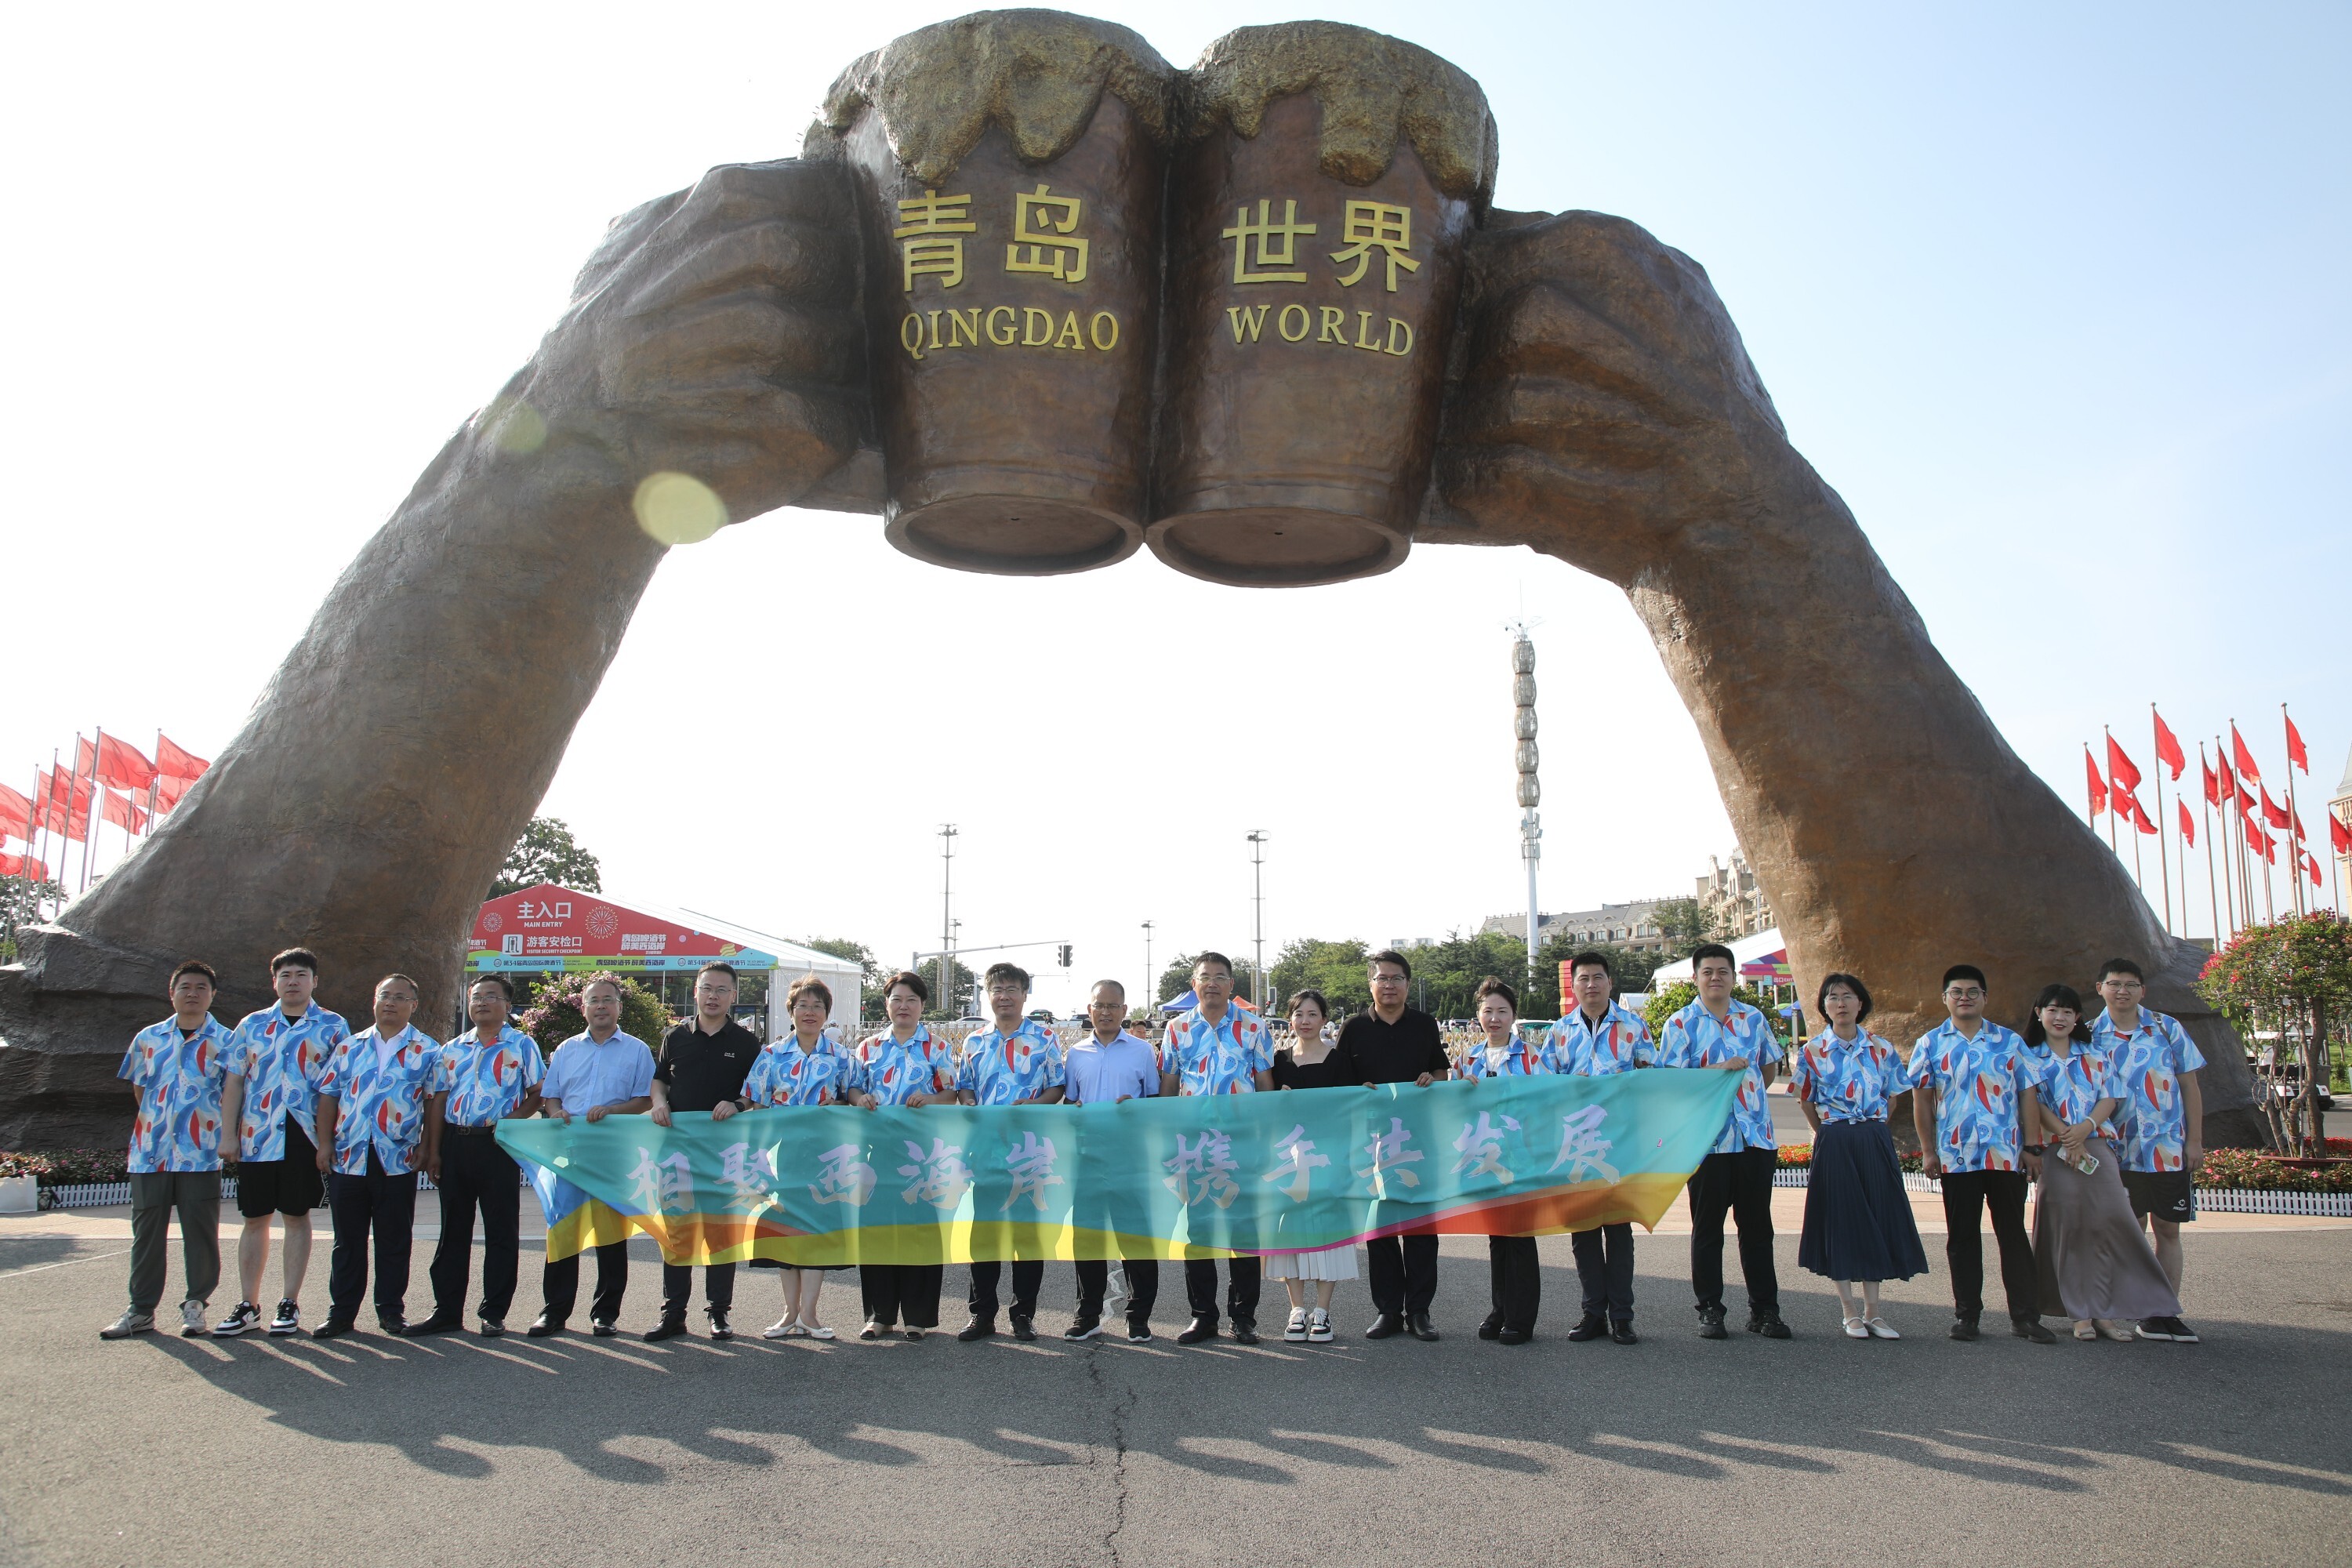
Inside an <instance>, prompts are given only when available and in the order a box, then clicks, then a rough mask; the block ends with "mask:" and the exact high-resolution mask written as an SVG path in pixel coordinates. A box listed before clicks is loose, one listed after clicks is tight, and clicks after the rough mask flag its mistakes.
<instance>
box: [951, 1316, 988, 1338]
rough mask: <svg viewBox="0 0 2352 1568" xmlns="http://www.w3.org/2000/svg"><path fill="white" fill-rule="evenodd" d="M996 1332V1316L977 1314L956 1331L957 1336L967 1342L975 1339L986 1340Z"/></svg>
mask: <svg viewBox="0 0 2352 1568" xmlns="http://www.w3.org/2000/svg"><path fill="white" fill-rule="evenodd" d="M994 1332H996V1320H995V1319H994V1318H982V1317H978V1316H975V1317H973V1319H972V1320H971V1321H970V1322H968V1323H966V1324H965V1325H964V1326H963V1327H962V1328H961V1329H958V1330H957V1331H956V1338H957V1339H959V1340H961V1341H962V1342H964V1343H965V1344H970V1343H971V1342H972V1341H974V1340H984V1339H986V1338H988V1337H989V1336H990V1335H991V1334H993V1333H994Z"/></svg>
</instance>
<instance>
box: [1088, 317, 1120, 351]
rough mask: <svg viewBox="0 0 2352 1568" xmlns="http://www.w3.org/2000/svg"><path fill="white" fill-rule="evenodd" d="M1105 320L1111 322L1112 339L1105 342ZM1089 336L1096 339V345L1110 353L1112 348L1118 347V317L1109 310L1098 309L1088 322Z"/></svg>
mask: <svg viewBox="0 0 2352 1568" xmlns="http://www.w3.org/2000/svg"><path fill="white" fill-rule="evenodd" d="M1105 321H1108V322H1109V323H1110V339H1109V341H1108V342H1105V341H1104V339H1103V323H1104V322H1105ZM1087 336H1088V337H1089V338H1092V339H1093V340H1094V344H1095V347H1097V348H1098V349H1100V350H1102V352H1103V353H1110V351H1111V350H1113V349H1115V348H1117V347H1118V317H1117V316H1114V315H1112V314H1111V313H1110V312H1109V311H1108V310H1097V311H1096V312H1095V313H1094V315H1093V316H1092V317H1091V318H1090V319H1089V320H1088V321H1087Z"/></svg>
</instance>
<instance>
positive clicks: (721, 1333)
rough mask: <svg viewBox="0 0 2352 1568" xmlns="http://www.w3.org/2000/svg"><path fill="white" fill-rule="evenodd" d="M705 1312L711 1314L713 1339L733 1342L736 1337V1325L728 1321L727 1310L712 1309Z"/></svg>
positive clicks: (711, 1334)
mask: <svg viewBox="0 0 2352 1568" xmlns="http://www.w3.org/2000/svg"><path fill="white" fill-rule="evenodd" d="M705 1310H707V1311H708V1312H709V1314H710V1337H711V1338H712V1339H714V1340H731V1339H733V1338H734V1337H735V1328H734V1325H733V1324H731V1323H730V1322H729V1321H727V1313H726V1310H725V1309H723V1308H719V1307H710V1308H707V1309H705Z"/></svg>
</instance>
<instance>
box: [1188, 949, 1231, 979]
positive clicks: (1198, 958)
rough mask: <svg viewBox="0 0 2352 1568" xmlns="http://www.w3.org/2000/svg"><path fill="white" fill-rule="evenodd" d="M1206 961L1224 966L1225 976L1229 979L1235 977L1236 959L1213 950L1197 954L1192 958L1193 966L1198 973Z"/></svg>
mask: <svg viewBox="0 0 2352 1568" xmlns="http://www.w3.org/2000/svg"><path fill="white" fill-rule="evenodd" d="M1204 963H1213V964H1216V965H1217V966H1218V967H1220V968H1222V969H1223V971H1224V972H1225V978H1226V979H1228V980H1230V979H1232V978H1233V977H1234V961H1233V960H1232V959H1230V958H1227V957H1226V956H1225V955H1224V954H1223V953H1222V952H1202V953H1200V954H1197V955H1195V956H1194V958H1193V960H1192V968H1193V970H1194V971H1195V972H1196V973H1197V972H1198V971H1199V969H1200V967H1201V965H1202V964H1204Z"/></svg>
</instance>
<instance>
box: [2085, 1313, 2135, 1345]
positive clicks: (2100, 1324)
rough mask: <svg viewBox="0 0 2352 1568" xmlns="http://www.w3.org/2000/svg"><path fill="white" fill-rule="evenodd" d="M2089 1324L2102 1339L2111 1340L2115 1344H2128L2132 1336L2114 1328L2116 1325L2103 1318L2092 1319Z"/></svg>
mask: <svg viewBox="0 0 2352 1568" xmlns="http://www.w3.org/2000/svg"><path fill="white" fill-rule="evenodd" d="M2091 1322H2092V1325H2093V1327H2095V1329H2096V1330H2097V1331H2099V1333H2100V1334H2101V1335H2102V1336H2103V1337H2105V1338H2106V1339H2111V1340H2113V1341H2115V1342H2116V1343H2117V1344H2128V1343H2130V1342H2131V1338H2132V1336H2131V1335H2129V1334H2127V1333H2126V1332H2124V1331H2123V1330H2121V1329H2119V1328H2117V1327H2116V1325H2115V1324H2114V1323H2113V1322H2112V1321H2109V1320H2107V1319H2105V1318H2094V1319H2092V1320H2091Z"/></svg>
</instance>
